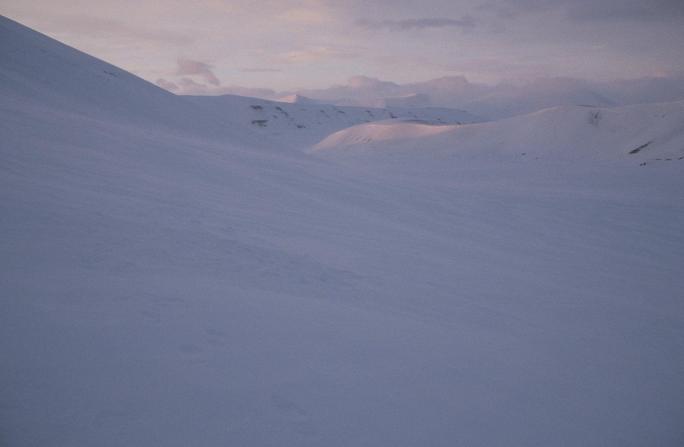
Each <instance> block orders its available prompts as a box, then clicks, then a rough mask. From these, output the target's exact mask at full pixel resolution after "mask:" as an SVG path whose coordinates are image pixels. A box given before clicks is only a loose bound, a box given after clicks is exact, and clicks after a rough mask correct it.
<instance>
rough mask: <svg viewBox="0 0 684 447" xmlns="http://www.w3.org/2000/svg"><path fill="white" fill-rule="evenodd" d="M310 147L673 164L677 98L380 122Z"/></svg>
mask: <svg viewBox="0 0 684 447" xmlns="http://www.w3.org/2000/svg"><path fill="white" fill-rule="evenodd" d="M315 149H318V150H332V151H337V152H339V151H349V150H353V151H356V152H358V151H361V152H368V151H383V152H385V153H388V152H389V153H392V154H394V155H396V154H397V153H402V152H404V153H405V152H416V151H420V152H423V154H421V157H425V155H426V154H425V152H428V153H430V155H432V156H435V155H437V154H442V155H446V154H448V155H452V156H459V157H465V158H466V159H469V160H472V159H483V158H488V159H495V160H501V159H509V160H510V159H511V158H513V159H516V158H518V159H519V158H520V157H525V156H527V157H528V158H529V157H536V158H544V159H550V160H574V161H587V160H631V161H639V162H648V161H662V160H666V159H669V160H666V161H673V160H681V159H682V158H684V101H679V102H672V103H663V104H641V105H636V106H625V107H616V108H596V107H580V106H564V107H555V108H551V109H545V110H541V111H539V112H535V113H531V114H528V115H521V116H516V117H513V118H508V119H504V120H500V121H492V122H487V123H476V124H468V125H435V124H434V123H421V122H415V121H408V122H407V121H401V120H387V121H381V122H377V123H369V124H361V125H357V126H353V127H349V128H347V129H343V130H340V131H338V132H336V133H334V134H332V135H330V136H328V137H327V138H325V139H324V140H323V141H321V142H319V143H318V144H316V145H315ZM680 157H682V158H680Z"/></svg>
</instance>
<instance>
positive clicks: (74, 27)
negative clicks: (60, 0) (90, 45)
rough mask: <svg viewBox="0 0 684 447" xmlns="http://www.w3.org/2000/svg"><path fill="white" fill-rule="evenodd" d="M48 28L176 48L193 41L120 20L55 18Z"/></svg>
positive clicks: (182, 36)
mask: <svg viewBox="0 0 684 447" xmlns="http://www.w3.org/2000/svg"><path fill="white" fill-rule="evenodd" d="M50 28H63V29H66V30H68V32H69V33H73V34H79V35H86V36H89V37H91V38H92V37H95V38H98V39H104V40H111V39H120V40H126V41H128V40H134V41H147V42H153V43H163V44H171V45H176V46H180V45H189V44H191V43H193V41H194V39H192V38H191V37H189V36H187V35H185V34H181V33H178V32H174V31H168V30H164V29H155V28H149V27H145V28H143V27H136V26H133V25H130V24H128V23H125V22H123V21H120V20H114V19H109V18H102V17H93V16H84V15H68V16H57V17H56V18H55V19H54V20H53V21H52V23H51V26H50Z"/></svg>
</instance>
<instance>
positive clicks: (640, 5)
mask: <svg viewBox="0 0 684 447" xmlns="http://www.w3.org/2000/svg"><path fill="white" fill-rule="evenodd" d="M0 12H1V13H2V14H3V15H6V16H8V17H10V18H12V19H14V20H17V21H19V22H21V23H23V24H25V25H27V26H30V27H32V28H35V29H37V30H38V31H41V32H43V33H46V34H48V35H50V36H52V37H54V38H56V39H59V40H61V41H63V42H66V43H68V44H69V45H72V46H74V47H76V48H78V49H81V50H83V51H85V52H87V53H90V54H93V55H95V56H97V57H100V58H102V59H104V60H106V61H108V62H111V63H113V64H115V65H118V66H120V67H122V68H124V69H127V70H129V71H132V72H134V73H136V74H137V75H139V76H141V77H143V78H145V79H148V80H150V81H152V82H158V81H159V80H160V79H161V80H162V81H160V83H161V84H162V85H163V84H164V83H165V82H166V83H168V85H174V84H175V85H178V84H179V83H180V84H182V83H184V84H185V85H186V86H188V87H193V83H194V84H197V85H198V86H200V87H201V88H205V89H208V90H209V91H211V90H212V89H214V90H216V91H217V92H220V91H221V89H225V88H226V87H228V86H245V87H268V88H273V89H278V90H293V89H298V88H322V87H326V86H329V85H332V84H339V83H342V82H345V80H346V79H347V78H349V77H351V76H354V75H366V76H372V77H377V78H381V79H388V80H392V81H396V82H402V83H406V82H415V81H422V80H427V79H432V78H437V77H441V76H452V75H464V76H466V77H467V78H468V79H469V80H471V81H478V82H489V83H493V82H498V81H501V80H516V79H518V80H519V79H529V78H535V77H541V76H569V77H579V78H587V79H598V80H608V79H615V78H638V77H645V76H670V75H680V74H681V73H682V72H683V71H684V1H682V0H600V1H595V0H423V1H420V2H418V1H404V0H395V1H390V0H344V1H339V0H338V1H333V0H301V1H291V0H262V1H258V0H257V1H224V0H196V1H183V0H164V1H159V0H50V1H47V0H3V2H2V5H0ZM171 83H173V84H171Z"/></svg>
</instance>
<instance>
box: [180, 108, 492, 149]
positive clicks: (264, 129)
mask: <svg viewBox="0 0 684 447" xmlns="http://www.w3.org/2000/svg"><path fill="white" fill-rule="evenodd" d="M184 98H186V99H188V100H189V101H191V102H193V103H194V104H195V105H196V106H198V107H202V108H204V109H205V110H206V111H207V112H208V113H210V114H211V115H213V116H214V117H216V118H219V119H222V120H225V121H226V122H229V123H236V124H238V125H242V126H251V127H252V128H253V129H254V130H256V131H257V132H259V133H261V134H265V135H268V136H269V137H271V138H274V139H276V140H277V141H279V142H280V144H290V145H294V146H296V147H298V148H302V147H308V146H310V145H312V144H315V143H318V142H319V141H321V140H322V139H324V138H325V137H326V136H328V135H330V134H331V133H333V132H336V131H338V130H341V129H345V128H347V127H351V126H355V125H357V124H361V123H368V122H373V121H380V120H388V119H413V120H421V121H424V122H428V123H435V124H462V123H474V122H479V121H482V119H481V118H479V117H477V116H474V115H472V114H470V113H468V112H465V111H463V110H456V109H445V108H438V107H409V106H401V105H400V104H399V103H397V105H396V106H392V107H386V108H373V107H353V106H334V105H330V104H316V103H314V102H313V101H304V100H302V101H295V102H278V101H268V100H264V99H257V98H248V97H244V96H232V95H223V96H186V97H184Z"/></svg>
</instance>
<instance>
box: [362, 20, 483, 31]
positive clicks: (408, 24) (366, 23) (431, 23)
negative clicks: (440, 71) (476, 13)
mask: <svg viewBox="0 0 684 447" xmlns="http://www.w3.org/2000/svg"><path fill="white" fill-rule="evenodd" d="M356 24H357V25H358V26H361V27H363V28H367V29H373V30H375V29H387V30H390V31H408V30H413V29H427V28H459V29H469V28H474V27H475V25H476V21H475V19H474V18H472V17H470V16H463V17H461V18H460V19H447V18H440V17H428V18H423V19H405V20H368V19H361V20H357V22H356Z"/></svg>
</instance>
